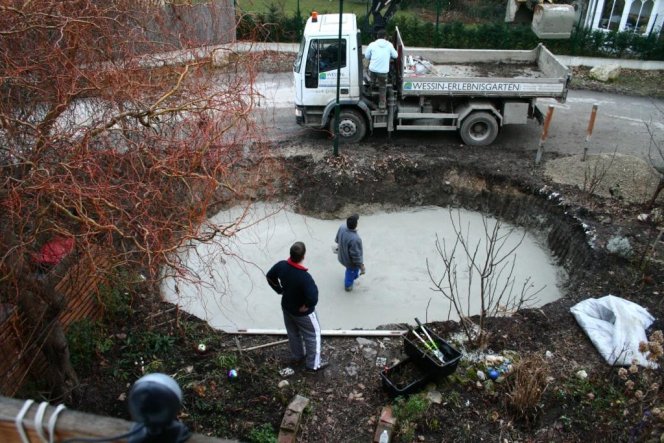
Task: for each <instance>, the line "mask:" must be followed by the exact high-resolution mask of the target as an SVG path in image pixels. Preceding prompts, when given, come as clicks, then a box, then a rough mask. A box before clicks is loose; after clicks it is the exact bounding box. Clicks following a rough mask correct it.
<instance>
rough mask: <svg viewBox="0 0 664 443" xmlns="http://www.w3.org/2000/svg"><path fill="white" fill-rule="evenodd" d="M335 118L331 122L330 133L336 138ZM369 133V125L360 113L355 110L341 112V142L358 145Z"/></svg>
mask: <svg viewBox="0 0 664 443" xmlns="http://www.w3.org/2000/svg"><path fill="white" fill-rule="evenodd" d="M334 129H335V128H334V117H332V119H331V120H330V132H331V133H332V136H334ZM366 133H367V124H366V122H365V121H364V118H363V117H362V116H361V115H360V113H359V112H357V111H355V110H353V109H342V110H341V111H339V140H340V141H341V142H342V143H357V142H359V141H360V140H362V139H363V138H364V136H365V135H366Z"/></svg>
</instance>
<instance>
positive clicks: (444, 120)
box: [293, 13, 571, 146]
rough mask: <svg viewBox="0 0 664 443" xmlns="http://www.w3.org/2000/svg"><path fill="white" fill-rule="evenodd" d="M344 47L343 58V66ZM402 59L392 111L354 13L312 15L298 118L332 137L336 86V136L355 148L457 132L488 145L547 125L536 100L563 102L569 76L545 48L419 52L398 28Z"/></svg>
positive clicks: (395, 69) (299, 79)
mask: <svg viewBox="0 0 664 443" xmlns="http://www.w3.org/2000/svg"><path fill="white" fill-rule="evenodd" d="M339 42H341V52H340V53H341V60H340V61H339V60H338V58H339V57H338V54H339V51H338V49H339V46H338V45H339ZM393 43H394V46H395V48H396V50H397V53H398V58H397V59H396V60H395V61H394V62H393V64H392V67H391V69H390V74H389V76H388V89H387V109H386V110H381V109H378V106H377V104H378V91H377V89H374V88H372V87H371V85H370V83H369V81H368V76H367V75H366V73H365V68H364V60H363V55H362V43H361V38H360V31H359V29H358V27H357V20H356V17H355V15H353V14H343V15H342V27H341V39H339V15H338V14H324V15H316V14H315V13H314V14H312V17H309V19H308V20H307V24H306V27H305V29H304V35H303V37H302V42H301V44H300V49H299V52H298V55H297V58H296V60H295V63H294V64H293V71H294V76H295V115H296V119H297V122H298V123H299V124H300V125H303V126H307V127H312V128H324V129H329V130H330V131H331V132H332V133H333V132H334V126H335V125H334V123H335V122H334V116H335V106H336V100H337V73H339V77H340V88H339V103H340V117H339V137H340V140H341V141H342V142H346V143H357V142H359V141H360V140H362V139H363V138H364V137H365V135H366V134H367V132H371V133H373V131H374V129H377V128H385V129H386V130H387V131H388V134H391V133H392V132H393V131H396V130H399V131H401V130H409V131H459V134H460V136H461V138H462V139H463V141H464V143H465V144H467V145H474V146H483V145H489V144H491V143H492V142H493V141H494V140H495V138H496V136H497V135H498V132H499V130H500V128H501V127H502V126H503V125H508V124H524V123H527V121H528V119H529V118H536V119H537V120H539V121H540V123H541V122H542V120H543V115H542V112H541V111H540V110H539V109H538V108H537V106H536V101H537V99H538V98H540V97H550V98H554V99H557V100H558V101H560V102H564V101H565V98H566V96H567V88H568V84H569V81H570V78H571V76H570V71H569V69H568V68H567V66H565V65H563V64H562V63H561V62H560V61H559V60H558V59H556V57H555V56H554V55H553V54H552V53H551V52H549V50H547V49H546V48H545V47H544V46H543V45H541V44H540V45H539V46H537V47H536V48H535V49H533V50H527V51H520V50H475V49H418V48H410V47H406V46H405V45H404V43H403V41H402V39H401V35H400V34H399V30H398V29H397V30H396V32H395V35H394V39H393Z"/></svg>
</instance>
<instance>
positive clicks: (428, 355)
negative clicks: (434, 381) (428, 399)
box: [403, 328, 461, 376]
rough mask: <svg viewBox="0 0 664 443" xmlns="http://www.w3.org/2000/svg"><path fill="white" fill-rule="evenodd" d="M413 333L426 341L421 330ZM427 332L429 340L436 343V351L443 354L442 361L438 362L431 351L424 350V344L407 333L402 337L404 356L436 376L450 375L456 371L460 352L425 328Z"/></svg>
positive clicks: (410, 332)
mask: <svg viewBox="0 0 664 443" xmlns="http://www.w3.org/2000/svg"><path fill="white" fill-rule="evenodd" d="M415 332H416V333H417V334H419V335H420V337H423V338H424V339H425V340H427V339H428V338H427V336H426V334H425V333H424V331H422V329H421V328H417V329H415ZM427 332H429V335H430V336H431V338H432V339H433V340H434V341H435V342H436V345H437V346H438V349H439V350H440V352H441V353H442V354H443V360H444V361H442V362H441V361H440V360H439V359H438V358H437V357H436V356H435V355H434V354H433V352H432V351H430V350H428V349H426V348H425V346H424V344H423V343H422V342H421V341H420V340H419V339H418V338H417V337H416V336H415V335H414V334H413V332H412V331H408V333H406V334H405V335H404V336H403V346H404V351H405V352H406V355H408V356H409V357H410V358H412V359H413V360H415V362H416V363H418V364H419V365H421V366H422V367H424V368H426V369H427V370H429V371H431V372H433V373H434V374H435V375H436V376H445V375H450V374H452V373H453V372H454V371H456V368H457V366H458V365H459V360H461V352H459V351H457V350H456V349H454V348H453V347H452V346H450V344H449V343H447V342H446V341H445V340H443V339H442V338H440V337H439V336H438V335H437V334H435V333H434V332H432V331H430V330H429V329H428V328H427Z"/></svg>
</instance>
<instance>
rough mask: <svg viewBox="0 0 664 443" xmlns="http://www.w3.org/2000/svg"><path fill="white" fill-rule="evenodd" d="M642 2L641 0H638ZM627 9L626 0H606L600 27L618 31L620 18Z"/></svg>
mask: <svg viewBox="0 0 664 443" xmlns="http://www.w3.org/2000/svg"><path fill="white" fill-rule="evenodd" d="M637 1H639V3H640V0H637ZM624 9H625V0H606V1H605V2H604V8H603V9H602V16H601V17H600V19H599V28H600V29H606V30H609V31H618V28H619V26H620V19H621V17H622V13H623V10H624Z"/></svg>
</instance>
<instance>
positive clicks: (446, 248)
mask: <svg viewBox="0 0 664 443" xmlns="http://www.w3.org/2000/svg"><path fill="white" fill-rule="evenodd" d="M450 222H451V224H452V228H453V230H454V234H455V236H454V241H453V242H452V244H451V245H449V244H447V242H446V241H445V240H444V239H443V241H442V243H441V241H440V239H439V238H438V236H436V251H437V252H438V255H439V257H440V260H441V263H442V269H441V270H440V271H439V272H438V273H436V272H435V270H433V269H434V268H435V267H436V266H435V265H434V264H430V263H429V260H428V259H427V271H428V273H429V278H430V279H431V281H432V282H433V284H434V290H435V291H437V292H440V294H441V295H442V296H443V297H445V298H446V299H447V300H449V302H450V312H449V313H448V316H449V314H451V310H452V309H454V312H455V313H456V314H457V316H458V317H459V319H460V323H461V327H462V328H463V331H464V333H465V335H466V337H467V338H468V341H469V342H470V343H472V344H474V345H476V346H483V345H484V344H485V342H486V338H487V333H486V327H485V324H486V319H487V318H488V317H492V316H496V315H500V314H509V313H512V312H515V311H517V310H519V309H520V308H522V307H526V306H527V305H528V304H529V303H531V302H532V301H533V300H534V299H535V296H536V295H537V294H538V293H539V292H540V291H542V289H544V288H540V289H538V290H534V284H533V283H532V282H531V281H530V278H527V279H526V280H525V281H524V282H523V283H522V285H521V287H520V288H518V287H516V281H515V280H516V279H515V277H514V266H515V259H516V255H515V251H516V250H517V248H518V247H519V246H520V245H521V243H522V242H523V238H524V236H525V234H523V235H522V236H521V239H520V240H519V241H518V243H516V244H515V245H514V246H510V245H509V241H508V240H509V238H510V236H511V235H512V234H513V233H514V228H510V229H505V228H503V226H502V223H501V222H500V221H498V220H494V221H493V222H490V220H489V219H488V218H487V217H486V216H482V225H483V227H484V232H482V233H481V235H480V237H479V238H478V240H477V242H476V243H474V244H473V243H472V238H471V234H470V229H469V228H468V227H467V228H466V230H465V231H464V230H463V229H462V228H461V216H460V213H459V212H458V211H457V214H456V219H455V217H454V215H453V213H452V210H450ZM474 237H477V235H474ZM481 248H483V251H481ZM460 266H461V267H460ZM435 274H439V275H435ZM460 274H462V275H464V276H465V277H466V278H467V280H468V283H467V286H465V288H464V287H463V286H464V285H462V284H460V281H459V280H460V279H459V276H460ZM474 302H476V303H474ZM477 304H479V315H478V320H477V322H475V321H473V320H472V319H471V316H472V311H473V306H474V305H477Z"/></svg>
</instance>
